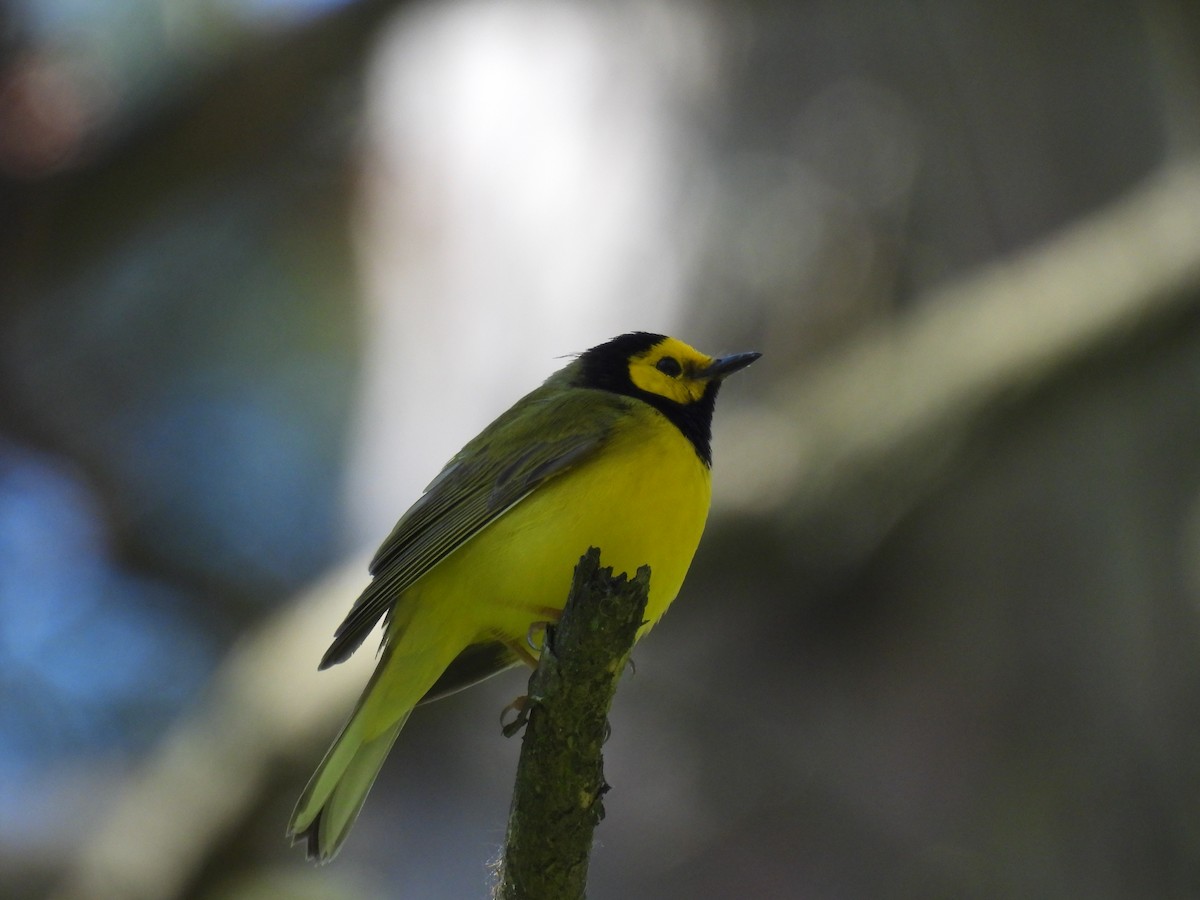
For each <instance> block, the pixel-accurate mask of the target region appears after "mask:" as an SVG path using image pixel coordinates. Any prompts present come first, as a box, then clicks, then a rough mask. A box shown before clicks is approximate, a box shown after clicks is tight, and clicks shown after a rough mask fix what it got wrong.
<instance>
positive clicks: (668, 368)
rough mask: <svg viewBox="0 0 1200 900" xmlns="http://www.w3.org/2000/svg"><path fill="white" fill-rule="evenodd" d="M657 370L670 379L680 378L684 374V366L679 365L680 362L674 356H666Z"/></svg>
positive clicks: (659, 363)
mask: <svg viewBox="0 0 1200 900" xmlns="http://www.w3.org/2000/svg"><path fill="white" fill-rule="evenodd" d="M655 368H656V369H658V371H660V372H662V373H663V374H664V375H666V376H667V377H668V378H678V377H679V376H680V375H682V374H683V366H681V365H679V360H677V359H676V358H675V357H673V356H664V357H663V358H662V359H660V360H659V361H658V365H657V366H655Z"/></svg>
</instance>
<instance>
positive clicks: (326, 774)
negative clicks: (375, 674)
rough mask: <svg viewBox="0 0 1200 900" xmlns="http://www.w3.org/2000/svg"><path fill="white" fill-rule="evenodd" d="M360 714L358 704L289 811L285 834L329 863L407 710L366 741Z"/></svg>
mask: <svg viewBox="0 0 1200 900" xmlns="http://www.w3.org/2000/svg"><path fill="white" fill-rule="evenodd" d="M363 718H364V717H363V709H362V703H361V702H360V703H359V707H358V709H356V710H355V712H354V715H353V716H351V717H350V721H349V722H347V723H346V727H345V728H343V729H342V733H341V734H339V735H338V736H337V740H335V741H334V742H333V746H332V747H330V748H329V752H328V753H326V754H325V758H324V759H323V760H322V761H321V765H320V766H318V767H317V771H316V772H315V773H314V774H313V777H312V778H310V779H309V781H308V786H307V787H306V788H305V789H304V793H303V794H301V795H300V800H299V802H297V803H296V809H295V812H293V813H292V820H291V822H290V823H289V824H288V832H287V833H288V836H289V837H291V838H292V840H293V842H298V841H305V842H306V843H307V845H308V858H309V859H313V860H317V861H318V862H328V861H329V860H331V859H333V857H334V856H335V855H336V854H337V852H338V850H339V849H341V846H342V842H343V841H345V840H346V835H348V834H349V833H350V826H351V825H353V824H354V820H355V819H356V818H358V811H359V810H360V809H362V805H363V801H365V800H366V799H367V792H368V791H370V790H371V785H373V784H374V783H375V778H376V777H377V776H378V775H379V769H380V767H381V766H382V765H383V761H384V760H385V759H387V755H388V751H389V750H391V749H392V744H394V743H395V742H396V736H397V735H398V734H400V729H401V728H403V727H404V722H405V721H406V720H407V719H408V714H407V713H406V714H404V715H403V716H402V717H401V718H400V719H399V721H397V722H396V723H395V724H394V725H392V726H391V727H389V728H387V729H386V730H384V731H383V733H381V734H380V735H378V736H377V737H374V738H371V739H369V740H364V739H363V733H364V730H365V729H364V727H363V725H364V723H363Z"/></svg>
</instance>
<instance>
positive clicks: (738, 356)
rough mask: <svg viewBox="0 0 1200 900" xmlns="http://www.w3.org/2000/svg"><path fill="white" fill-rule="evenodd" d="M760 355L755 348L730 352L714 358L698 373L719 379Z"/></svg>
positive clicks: (743, 366) (746, 364)
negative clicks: (743, 351) (744, 351)
mask: <svg viewBox="0 0 1200 900" xmlns="http://www.w3.org/2000/svg"><path fill="white" fill-rule="evenodd" d="M760 356H762V354H761V353H759V352H758V351H756V350H751V351H750V352H749V353H731V354H730V355H729V356H721V357H718V358H717V359H714V360H713V361H712V363H710V364H709V365H708V366H707V367H705V368H704V370H703V371H702V372H701V373H700V374H701V375H702V376H704V377H705V378H711V379H714V380H716V381H720V380H721V379H722V378H724V377H725V376H727V375H732V374H733V373H734V372H737V371H738V370H739V369H744V368H746V366H748V365H750V363H752V362H754V361H755V360H756V359H758V358H759V357H760Z"/></svg>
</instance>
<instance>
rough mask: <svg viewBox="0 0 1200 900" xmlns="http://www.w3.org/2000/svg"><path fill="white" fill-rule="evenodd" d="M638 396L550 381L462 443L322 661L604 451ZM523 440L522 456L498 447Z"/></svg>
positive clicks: (380, 555) (383, 556)
mask: <svg viewBox="0 0 1200 900" xmlns="http://www.w3.org/2000/svg"><path fill="white" fill-rule="evenodd" d="M637 402H639V401H636V400H631V399H630V398H627V397H622V396H620V395H617V394H612V393H609V392H607V391H597V390H590V389H584V388H567V389H564V388H563V387H562V386H561V385H553V384H551V383H547V384H546V385H543V386H542V387H541V388H538V389H537V390H535V391H534V392H533V393H531V394H529V395H528V396H526V397H525V399H524V400H523V401H520V402H518V403H517V404H516V405H515V406H514V407H513V408H512V409H510V410H509V411H508V412H506V413H505V414H504V415H502V416H501V417H500V418H499V419H497V420H496V421H495V422H493V423H492V424H491V425H489V426H488V427H487V428H485V429H484V430H483V431H482V432H481V433H480V434H479V436H478V437H476V438H475V439H474V440H472V441H471V442H470V443H469V444H467V446H466V447H464V448H463V449H462V450H461V451H460V452H459V453H458V454H457V455H456V456H455V457H454V458H453V459H452V460H450V462H449V463H448V464H447V465H446V467H445V468H444V469H442V471H441V472H440V473H439V474H438V476H437V477H436V478H435V479H434V480H433V481H432V482H431V483H430V485H429V487H427V488H426V489H425V493H423V494H422V495H421V497H420V499H418V500H417V502H416V503H414V504H413V506H412V507H411V508H410V509H409V510H408V512H406V513H405V514H404V515H403V516H402V517H401V519H400V521H399V522H397V523H396V526H395V528H393V529H392V533H391V534H390V535H388V538H387V540H385V541H384V542H383V544H382V545H381V546H380V548H379V550H378V551H377V552H376V554H375V558H374V559H373V560H372V562H371V566H370V571H371V574H372V575H373V576H374V577H373V579H372V580H371V583H370V584H369V585H367V587H366V589H365V590H364V591H363V592H362V594H361V595H360V596H359V598H358V599H357V600H356V601H355V603H354V606H353V607H352V608H351V609H350V613H349V614H348V615H347V616H346V619H345V620H344V621H343V622H342V624H341V625H340V626H339V627H338V629H337V632H336V633H335V637H334V640H333V643H332V644H331V645H330V647H329V649H328V650H327V651H326V653H325V656H324V657H323V658H322V660H321V666H320V667H321V668H322V669H325V668H328V667H329V666H332V665H334V664H336V663H339V662H342V661H344V660H346V659H348V658H349V657H350V655H351V654H352V653H354V651H355V650H357V649H358V648H359V647H360V646H361V645H362V642H363V641H364V640H366V637H367V635H368V634H370V633H371V630H372V629H373V628H374V627H375V623H376V622H378V621H379V619H380V618H381V617H382V616H383V615H384V614H386V613H388V612H389V611H390V610H391V609H392V607H393V606H394V605H395V603H396V600H397V599H398V598H399V597H400V596H401V595H402V594H403V593H404V591H406V590H407V589H408V588H410V587H411V586H412V585H413V584H415V583H416V582H417V581H418V580H419V579H420V578H422V577H423V576H424V575H426V574H427V573H428V572H430V571H431V570H432V569H434V568H435V567H436V566H437V565H438V564H439V563H440V562H441V561H442V560H444V559H445V558H446V557H447V556H449V555H450V554H451V553H453V552H454V551H455V550H456V549H458V548H459V547H461V546H462V545H463V544H464V543H466V542H467V541H469V540H470V539H471V538H472V537H474V536H475V535H476V534H478V533H479V531H481V530H482V529H483V528H485V527H486V526H487V525H488V524H489V523H490V522H492V521H494V520H495V519H496V518H498V517H499V516H501V515H503V514H504V513H505V512H506V511H507V510H509V509H510V508H512V507H513V506H514V505H515V504H517V503H520V502H521V500H523V499H524V498H525V497H527V496H529V494H531V493H532V492H533V491H535V490H537V489H538V487H540V486H541V485H542V484H545V483H546V482H547V481H548V480H550V479H552V478H554V477H556V476H558V475H561V474H562V473H563V472H566V471H568V470H569V469H570V468H571V467H573V466H575V465H578V464H579V463H580V462H582V461H583V460H585V459H587V458H588V457H589V456H591V455H592V454H593V453H595V452H596V451H597V450H599V449H600V448H601V447H602V446H603V445H604V444H605V443H606V442H607V441H608V439H609V438H610V436H611V435H612V433H613V429H614V428H615V427H616V425H617V423H618V422H619V421H620V419H621V416H622V415H623V414H625V413H626V412H627V411H628V409H629V406H630V404H632V403H637ZM497 447H499V448H511V447H521V448H524V449H523V450H522V451H520V452H519V453H517V454H512V453H507V454H505V453H496V452H493V448H497Z"/></svg>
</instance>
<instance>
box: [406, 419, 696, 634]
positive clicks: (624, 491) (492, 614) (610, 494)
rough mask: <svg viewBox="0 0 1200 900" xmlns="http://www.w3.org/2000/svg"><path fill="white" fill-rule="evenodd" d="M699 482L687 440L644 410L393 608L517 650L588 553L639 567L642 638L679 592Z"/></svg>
mask: <svg viewBox="0 0 1200 900" xmlns="http://www.w3.org/2000/svg"><path fill="white" fill-rule="evenodd" d="M710 497H711V482H710V476H709V470H708V467H707V466H705V465H704V464H703V463H701V462H700V459H699V458H698V457H697V455H696V452H695V450H694V449H693V447H692V445H691V443H690V442H689V441H688V440H687V439H686V438H685V437H684V436H683V435H682V434H681V433H680V432H679V430H678V429H677V428H676V427H675V426H674V425H672V424H671V423H670V422H668V421H667V420H666V419H665V418H664V417H663V416H662V415H660V414H659V413H657V412H655V411H653V410H651V409H649V408H647V409H646V411H645V412H644V413H642V414H641V415H639V416H637V417H634V418H632V420H631V421H630V423H629V424H628V425H627V426H625V427H623V428H622V430H621V431H620V432H619V433H618V434H616V435H614V437H613V439H612V441H611V442H610V444H609V445H608V446H607V447H606V448H605V450H604V452H603V453H601V454H599V455H598V456H597V458H595V459H593V460H590V461H588V462H585V463H583V464H581V465H579V466H578V467H576V468H575V469H572V470H571V471H570V472H568V473H566V474H565V475H563V476H561V477H559V478H556V479H554V480H552V481H551V482H549V483H547V484H546V485H544V486H543V487H541V488H539V489H538V490H537V491H535V492H534V493H533V494H532V495H530V496H529V497H527V498H526V499H525V500H523V501H521V502H520V503H518V504H517V505H516V506H515V507H513V508H512V509H511V510H509V511H508V513H506V514H505V515H504V516H502V517H501V518H499V519H498V520H496V521H495V522H493V523H492V524H491V525H489V526H488V527H487V528H486V529H485V530H484V531H482V532H480V533H479V534H478V535H477V536H476V537H475V538H474V539H472V540H471V541H469V542H468V543H467V544H466V545H465V546H463V547H462V548H460V549H459V550H458V551H456V552H455V553H454V554H453V555H452V556H451V557H449V558H448V559H446V560H445V561H443V562H442V563H441V564H440V565H439V566H438V567H437V568H436V569H434V570H433V571H432V572H430V573H429V574H428V575H426V576H425V577H424V578H423V579H421V581H419V582H418V583H417V584H415V585H414V586H413V587H412V588H410V589H409V591H408V592H406V596H405V597H404V601H403V602H404V603H405V604H406V605H407V604H408V603H415V604H416V605H417V606H418V607H420V609H421V612H423V613H430V614H432V615H433V616H434V617H435V618H438V619H441V620H442V621H443V622H444V623H445V625H446V626H447V630H449V631H456V632H458V633H459V634H460V635H462V636H463V638H464V639H465V640H467V641H469V642H471V641H477V640H485V639H494V638H495V637H496V636H497V635H502V636H505V637H508V638H510V639H513V640H516V641H523V640H524V639H525V636H526V635H527V634H528V631H529V627H530V625H531V624H532V623H534V622H540V621H545V620H546V618H547V610H553V611H561V610H562V607H563V604H564V603H565V602H566V599H567V593H568V591H569V590H570V586H571V574H572V572H573V570H574V568H575V564H576V563H577V562H578V561H579V557H580V556H582V555H583V554H584V553H585V552H586V551H587V549H588V547H599V548H600V560H601V563H602V564H603V565H605V566H612V567H613V571H614V572H618V573H619V572H627V573H629V574H630V576H632V575H633V573H634V572H636V571H637V569H638V567H639V566H642V565H649V566H650V569H651V574H650V596H649V600H648V603H647V607H646V619H647V624H646V625H645V626H644V627H643V630H642V633H643V634H644V633H645V631H647V630H649V628H650V626H651V625H653V624H654V623H655V622H656V621H658V619H659V618H660V617H661V616H662V614H663V613H664V612H665V611H666V609H667V607H668V606H669V605H670V603H671V601H672V600H674V599H675V596H676V594H678V593H679V588H680V586H681V585H682V584H683V579H684V576H685V575H686V574H687V570H688V567H689V566H690V565H691V562H692V557H693V555H694V554H695V552H696V546H697V545H698V544H699V542H700V535H701V534H702V533H703V531H704V522H705V519H706V518H707V517H708V508H709V501H710Z"/></svg>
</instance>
